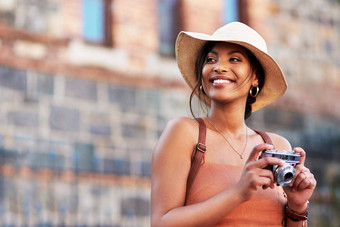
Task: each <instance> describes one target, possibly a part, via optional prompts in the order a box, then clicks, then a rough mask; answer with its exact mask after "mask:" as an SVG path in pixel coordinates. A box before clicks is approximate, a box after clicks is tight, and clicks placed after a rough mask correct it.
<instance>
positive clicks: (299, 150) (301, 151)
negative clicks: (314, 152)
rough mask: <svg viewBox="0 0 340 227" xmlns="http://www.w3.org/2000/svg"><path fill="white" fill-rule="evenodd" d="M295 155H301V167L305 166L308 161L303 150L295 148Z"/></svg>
mask: <svg viewBox="0 0 340 227" xmlns="http://www.w3.org/2000/svg"><path fill="white" fill-rule="evenodd" d="M293 150H294V152H295V153H299V154H300V163H299V164H300V165H305V160H306V152H305V151H304V150H303V149H302V148H301V147H295V148H294V149H293Z"/></svg>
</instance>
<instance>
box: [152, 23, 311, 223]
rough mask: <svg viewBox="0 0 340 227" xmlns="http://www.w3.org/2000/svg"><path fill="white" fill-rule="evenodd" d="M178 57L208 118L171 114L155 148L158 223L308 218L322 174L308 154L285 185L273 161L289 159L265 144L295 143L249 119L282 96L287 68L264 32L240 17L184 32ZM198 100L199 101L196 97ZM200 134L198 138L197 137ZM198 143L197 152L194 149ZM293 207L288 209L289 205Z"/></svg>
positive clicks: (281, 146)
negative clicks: (209, 30) (209, 31)
mask: <svg viewBox="0 0 340 227" xmlns="http://www.w3.org/2000/svg"><path fill="white" fill-rule="evenodd" d="M176 58H177V63H178V66H179V69H180V71H181V73H182V76H183V77H184V79H185V81H186V82H187V83H188V85H189V86H190V87H191V88H192V94H191V98H190V100H192V98H193V96H194V95H197V96H198V98H199V99H200V100H201V101H202V102H203V103H205V104H206V105H207V106H208V107H209V110H208V113H207V115H206V116H205V117H203V118H196V117H195V115H194V113H193V116H194V119H191V118H186V117H182V118H178V119H174V120H172V121H170V122H169V123H168V125H167V126H166V128H165V130H164V132H163V134H162V135H161V137H160V139H159V142H158V144H157V145H156V147H155V150H154V152H153V159H152V187H151V223H152V225H153V226H282V225H285V226H302V225H303V226H304V225H306V224H307V223H306V220H307V216H308V215H307V212H308V207H309V205H308V199H309V198H310V197H311V195H312V193H313V191H314V188H315V186H316V180H315V179H314V176H313V174H312V173H311V172H310V171H309V169H308V168H306V167H305V166H304V162H305V158H306V153H305V151H304V150H303V149H302V148H294V149H293V152H292V153H294V154H295V153H296V154H298V156H299V157H300V159H299V164H298V165H296V166H295V169H294V171H295V175H294V179H293V180H292V181H291V182H290V184H289V185H285V186H279V185H277V182H276V178H275V177H274V175H273V172H272V171H271V170H269V169H268V168H265V167H267V166H280V167H281V166H285V161H284V160H282V159H280V158H276V157H267V156H266V157H263V158H261V159H259V158H258V157H259V156H260V155H261V153H262V151H265V150H273V149H274V147H275V149H278V150H282V151H290V150H292V148H291V145H290V143H289V142H288V141H287V140H286V139H285V138H283V137H281V136H279V135H277V134H274V133H265V132H259V131H255V130H253V129H250V128H249V127H248V126H247V125H246V123H245V119H246V118H248V117H249V116H250V114H251V113H252V112H254V111H256V110H259V109H260V108H263V107H264V106H266V105H268V104H270V103H272V102H273V101H275V100H276V99H277V98H279V97H280V96H282V95H283V94H284V92H285V91H286V88H287V85H286V81H285V78H284V76H283V73H282V71H281V69H280V67H279V66H278V64H277V63H276V62H275V61H274V59H273V58H272V57H271V56H270V55H269V54H268V53H267V46H266V43H265V41H264V40H263V38H262V37H261V36H260V35H259V34H258V33H257V32H256V31H254V30H253V29H251V28H250V27H248V26H247V25H245V24H242V23H239V22H233V23H230V24H227V25H225V26H223V27H222V28H220V29H218V30H217V31H216V32H215V33H214V34H213V35H211V36H210V35H206V34H201V33H192V32H181V33H180V34H179V35H178V37H177V41H176ZM190 105H191V102H190ZM197 135H198V138H199V139H198V141H197ZM193 150H194V153H193ZM284 210H285V211H286V212H283V211H284Z"/></svg>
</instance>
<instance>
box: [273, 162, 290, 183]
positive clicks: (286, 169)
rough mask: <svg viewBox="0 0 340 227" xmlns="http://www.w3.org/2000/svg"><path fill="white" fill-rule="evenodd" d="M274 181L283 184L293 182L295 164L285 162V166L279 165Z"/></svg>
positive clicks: (275, 171)
mask: <svg viewBox="0 0 340 227" xmlns="http://www.w3.org/2000/svg"><path fill="white" fill-rule="evenodd" d="M273 174H274V181H275V182H276V183H277V184H278V185H281V186H288V185H289V184H290V182H292V180H293V178H294V175H295V169H294V167H293V166H291V165H289V164H287V163H286V164H285V165H284V166H281V167H277V168H276V169H275V170H274V172H273Z"/></svg>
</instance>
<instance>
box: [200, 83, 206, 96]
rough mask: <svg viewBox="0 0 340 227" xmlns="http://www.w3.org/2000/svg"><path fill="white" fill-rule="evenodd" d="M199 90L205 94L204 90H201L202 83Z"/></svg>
mask: <svg viewBox="0 0 340 227" xmlns="http://www.w3.org/2000/svg"><path fill="white" fill-rule="evenodd" d="M200 90H201V92H202V93H203V94H205V91H204V90H203V86H202V85H201V86H200Z"/></svg>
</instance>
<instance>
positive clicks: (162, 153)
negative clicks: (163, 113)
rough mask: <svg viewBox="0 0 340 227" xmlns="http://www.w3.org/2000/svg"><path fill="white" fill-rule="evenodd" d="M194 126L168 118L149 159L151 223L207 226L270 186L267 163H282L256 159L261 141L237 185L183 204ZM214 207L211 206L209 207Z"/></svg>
mask: <svg viewBox="0 0 340 227" xmlns="http://www.w3.org/2000/svg"><path fill="white" fill-rule="evenodd" d="M197 135H198V125H197V123H196V122H194V123H193V120H190V119H185V118H181V119H177V120H173V121H171V122H170V123H169V124H168V125H167V127H166V129H165V130H164V132H163V134H162V136H161V138H160V140H159V142H158V144H157V146H156V148H155V150H154V153H153V159H152V186H151V224H152V226H211V225H214V224H216V223H218V222H219V221H220V220H221V219H222V218H223V217H224V216H226V215H227V214H228V213H229V212H231V211H232V210H233V209H235V208H236V207H237V206H239V205H240V204H241V203H243V202H245V201H247V200H248V199H250V198H251V197H252V195H253V194H255V193H256V191H257V188H258V187H262V186H266V187H273V186H274V185H273V179H272V178H273V177H272V173H271V172H270V171H268V170H263V167H265V166H267V165H268V164H269V163H270V164H281V165H282V164H283V162H282V161H281V160H279V159H276V158H265V159H261V160H256V158H257V156H258V154H259V152H260V151H262V150H263V149H270V148H272V147H271V146H270V145H267V144H262V145H260V146H257V147H255V148H254V149H253V151H252V155H251V157H250V158H249V159H248V161H247V164H246V166H245V168H244V172H243V174H242V177H241V179H240V181H239V183H238V184H236V185H235V186H234V187H231V188H229V189H228V190H225V191H222V192H221V193H219V194H217V195H215V196H213V197H211V198H210V199H208V200H205V201H203V202H201V203H197V204H193V205H190V206H184V202H185V194H186V182H187V177H188V173H189V170H190V164H191V163H190V158H191V154H192V151H193V149H194V147H195V145H196V143H197ZM212 208H214V209H212Z"/></svg>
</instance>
